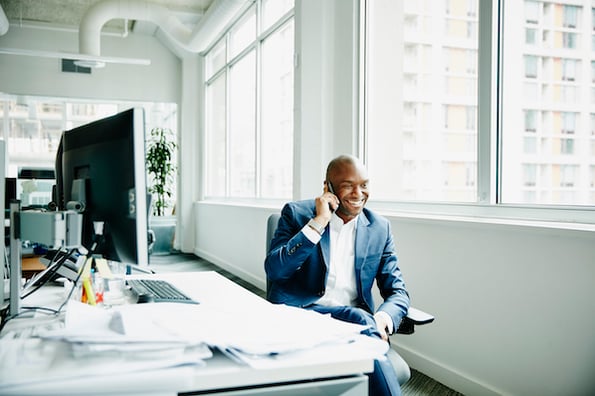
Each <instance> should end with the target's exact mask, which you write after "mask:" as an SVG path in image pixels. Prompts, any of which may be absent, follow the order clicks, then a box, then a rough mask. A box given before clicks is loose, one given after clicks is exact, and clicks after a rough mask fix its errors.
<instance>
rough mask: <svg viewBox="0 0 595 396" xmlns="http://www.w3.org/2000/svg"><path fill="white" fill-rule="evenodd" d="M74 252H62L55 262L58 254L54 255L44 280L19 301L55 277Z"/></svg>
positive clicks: (72, 250)
mask: <svg viewBox="0 0 595 396" xmlns="http://www.w3.org/2000/svg"><path fill="white" fill-rule="evenodd" d="M75 251H76V249H70V251H68V252H64V254H63V255H60V257H59V258H58V260H57V261H54V260H55V259H56V256H58V253H56V255H55V256H54V257H53V258H52V261H51V262H50V265H49V266H48V268H49V270H48V272H47V273H46V274H45V275H44V277H45V279H44V280H43V281H42V282H40V283H39V284H37V285H36V287H35V288H34V289H32V290H30V291H29V292H28V293H26V294H25V295H22V296H21V299H23V298H26V297H28V296H30V295H31V294H33V293H34V292H36V291H37V290H39V288H40V287H42V286H44V285H45V284H46V283H47V282H48V281H49V280H51V279H53V277H54V275H56V273H57V272H58V270H59V269H60V267H62V265H64V263H65V262H66V260H68V259H69V258H70V257H71V256H72V255H73V253H74V252H75ZM58 252H60V250H59V251H58Z"/></svg>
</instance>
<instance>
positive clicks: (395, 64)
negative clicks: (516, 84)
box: [364, 0, 478, 202]
mask: <svg viewBox="0 0 595 396" xmlns="http://www.w3.org/2000/svg"><path fill="white" fill-rule="evenodd" d="M367 7H368V9H367V17H368V23H367V26H368V31H367V32H366V37H367V40H366V71H367V73H366V76H365V82H366V89H367V97H366V113H365V116H364V117H365V128H366V142H365V149H366V162H367V165H368V170H369V173H370V178H371V180H372V181H373V184H374V185H373V191H374V198H375V199H379V200H402V201H403V200H404V201H443V202H475V201H476V200H477V180H476V178H477V175H476V173H477V172H476V168H477V115H476V114H477V56H478V55H477V54H478V52H477V48H478V47H477V46H478V37H477V31H478V29H477V7H478V4H477V1H473V0H450V1H430V2H427V1H426V2H414V1H404V2H400V1H399V2H397V1H391V0H374V1H369V2H367Z"/></svg>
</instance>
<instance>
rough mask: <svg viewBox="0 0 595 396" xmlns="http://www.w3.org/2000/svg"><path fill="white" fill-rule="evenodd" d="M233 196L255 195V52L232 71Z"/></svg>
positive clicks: (231, 175)
mask: <svg viewBox="0 0 595 396" xmlns="http://www.w3.org/2000/svg"><path fill="white" fill-rule="evenodd" d="M229 84H230V90H229V111H230V113H231V114H232V117H230V119H229V147H230V150H229V154H230V157H229V168H230V174H229V176H230V194H231V195H233V196H235V197H255V196H256V111H255V109H256V106H255V104H256V54H255V52H254V51H252V52H251V53H250V54H248V55H247V56H245V57H243V58H242V60H241V61H240V62H238V63H236V64H235V65H233V66H232V68H231V70H230V80H229Z"/></svg>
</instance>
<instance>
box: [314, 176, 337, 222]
mask: <svg viewBox="0 0 595 396" xmlns="http://www.w3.org/2000/svg"><path fill="white" fill-rule="evenodd" d="M315 201H316V217H315V219H314V220H316V222H318V223H319V224H321V225H322V226H325V227H326V225H327V224H328V222H329V221H331V215H332V214H333V212H334V211H335V210H337V208H338V207H339V198H337V196H336V195H335V194H333V193H331V192H329V190H328V187H327V185H326V183H325V184H324V191H323V193H322V195H321V196H319V197H316V199H315Z"/></svg>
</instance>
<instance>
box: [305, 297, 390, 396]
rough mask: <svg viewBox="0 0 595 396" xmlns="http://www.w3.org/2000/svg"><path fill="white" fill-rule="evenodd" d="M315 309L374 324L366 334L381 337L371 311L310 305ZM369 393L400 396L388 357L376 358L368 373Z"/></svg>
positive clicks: (341, 318) (333, 315)
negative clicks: (372, 367)
mask: <svg viewBox="0 0 595 396" xmlns="http://www.w3.org/2000/svg"><path fill="white" fill-rule="evenodd" d="M308 308H309V309H312V310H314V311H317V312H320V313H323V314H330V315H331V317H333V318H335V319H339V320H343V321H345V322H350V323H357V324H361V325H366V326H372V327H371V328H370V329H368V330H366V331H365V332H364V334H366V335H368V336H370V337H378V338H381V337H380V333H379V332H378V330H377V329H376V321H375V320H374V317H373V316H372V314H370V313H369V312H367V311H365V310H363V309H361V308H356V307H326V306H323V305H312V306H309V307H308ZM368 394H369V395H370V396H382V395H387V396H389V395H390V396H400V395H401V387H400V386H399V381H398V379H397V374H396V373H395V370H394V368H393V366H392V364H391V363H390V361H389V360H388V359H383V360H375V361H374V371H373V372H372V373H369V374H368Z"/></svg>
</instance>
